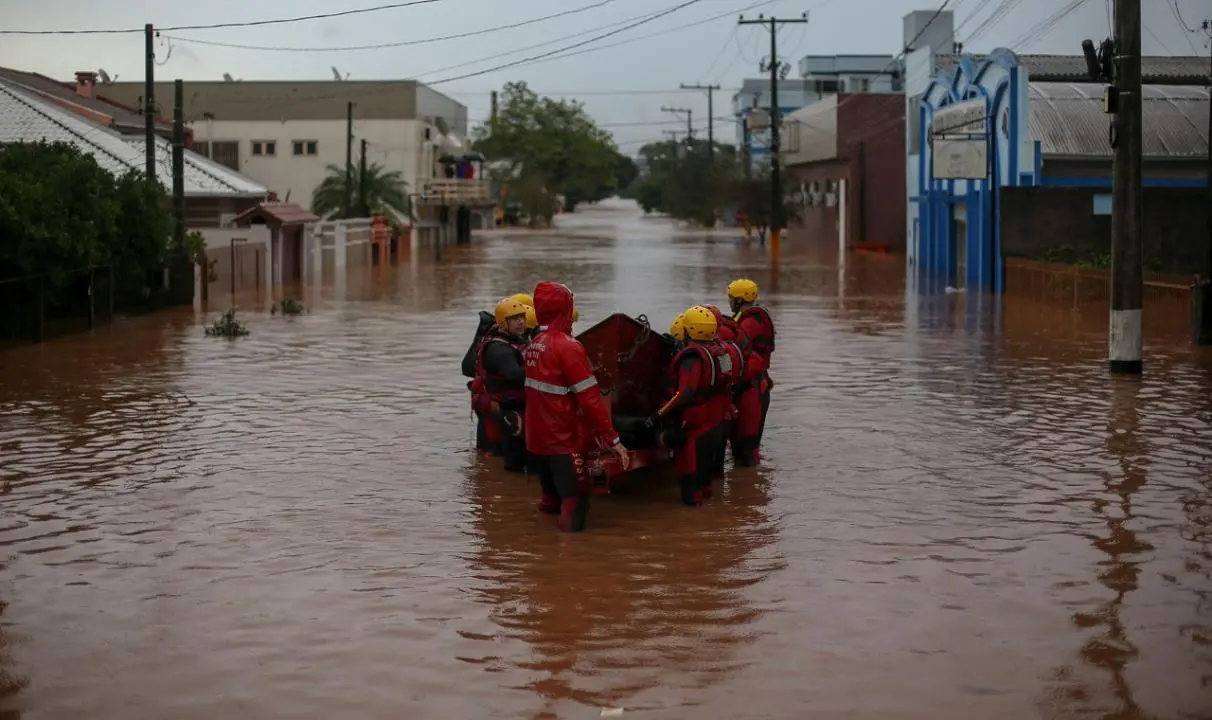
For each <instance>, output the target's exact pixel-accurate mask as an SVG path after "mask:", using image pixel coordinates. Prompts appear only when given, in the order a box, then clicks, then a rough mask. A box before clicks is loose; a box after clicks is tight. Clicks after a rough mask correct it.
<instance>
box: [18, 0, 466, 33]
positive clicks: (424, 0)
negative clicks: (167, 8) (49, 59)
mask: <svg viewBox="0 0 1212 720" xmlns="http://www.w3.org/2000/svg"><path fill="white" fill-rule="evenodd" d="M436 2H442V0H409V1H408V2H398V3H390V4H387V5H376V6H374V7H368V8H357V9H354V10H340V11H337V12H330V13H318V14H316V15H300V16H296V17H289V18H279V19H276V20H248V21H245V22H226V23H213V24H210V25H175V26H173V27H164V28H155V30H156V31H158V32H179V31H181V30H220V29H224V28H246V27H263V26H265V25H285V24H289V23H298V22H307V21H309V20H325V19H328V18H336V17H346V16H348V15H362V14H364V13H374V12H382V11H384V10H397V9H399V8H406V7H412V6H414V5H430V4H432V3H436ZM141 32H145V29H144V28H126V29H123V30H115V29H108V30H97V29H90V30H0V35H129V34H131V33H141Z"/></svg>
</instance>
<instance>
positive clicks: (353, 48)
mask: <svg viewBox="0 0 1212 720" xmlns="http://www.w3.org/2000/svg"><path fill="white" fill-rule="evenodd" d="M618 1H619V0H599V1H598V2H595V3H592V4H589V5H584V6H582V7H579V8H574V9H572V10H562V11H560V12H558V13H552V14H550V15H544V16H542V17H536V18H530V19H529V20H522V21H519V22H515V23H510V24H509V25H496V26H494V27H490V28H483V29H481V30H472V31H470V32H462V33H456V34H454V35H441V36H438V37H430V38H421V39H419V40H401V41H398V42H388V43H376V44H373V45H347V46H344V47H319V48H318V47H281V46H271V45H244V44H241V43H228V42H217V41H214V40H195V39H193V38H182V37H171V39H173V40H176V41H177V42H183V43H190V44H193V45H206V46H209V47H221V48H232V49H235V50H258V51H261V52H287V53H298V52H305V53H317V52H357V51H363V50H384V49H387V48H401V47H412V46H414V45H427V44H430V43H436V42H445V41H447V40H460V39H462V38H469V37H476V36H478V35H488V34H490V33H495V32H501V31H503V30H514V29H516V28H520V27H526V26H527V25H534V24H536V23H541V22H546V21H547V20H554V19H556V18H561V17H566V16H568V15H577V14H579V13H583V12H587V11H589V10H595V9H597V8H600V7H603V6H606V5H610V4H611V3H615V2H618Z"/></svg>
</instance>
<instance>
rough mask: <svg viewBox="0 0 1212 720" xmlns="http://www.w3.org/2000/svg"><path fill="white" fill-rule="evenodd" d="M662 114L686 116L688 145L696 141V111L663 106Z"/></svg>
mask: <svg viewBox="0 0 1212 720" xmlns="http://www.w3.org/2000/svg"><path fill="white" fill-rule="evenodd" d="M661 112H667V113H673V114H674V115H678V116H681V115H685V116H686V143H687V144H689V143H690V141H691V140H693V139H694V122H693V119H694V111H693V110H689V109H687V108H672V107H664V106H661Z"/></svg>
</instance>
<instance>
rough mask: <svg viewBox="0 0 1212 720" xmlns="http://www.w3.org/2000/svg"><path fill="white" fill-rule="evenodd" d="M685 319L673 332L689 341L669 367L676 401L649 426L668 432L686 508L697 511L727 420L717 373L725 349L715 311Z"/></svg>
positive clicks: (707, 492)
mask: <svg viewBox="0 0 1212 720" xmlns="http://www.w3.org/2000/svg"><path fill="white" fill-rule="evenodd" d="M680 318H681V322H680V326H679V323H678V321H676V320H675V321H674V326H673V327H672V328H670V334H671V335H673V336H674V337H675V338H677V337H678V336H679V334H684V337H685V344H684V345H683V347H682V348H681V349H680V350H679V351H678V352H677V354H676V355H674V357H673V360H672V361H670V364H669V377H670V381H671V385H672V386H673V388H674V390H673V396H672V397H671V398H670V399H669V401H668V402H666V403H665V404H664V405H662V406H661V409H660V410H658V411H657V414H656V416H655V417H654V418H652V419H650V420H649V424H650V425H653V426H657V427H661V428H663V429H664V438H665V443H666V445H667V446H668V447H670V448H672V449H673V451H674V455H673V459H674V463H675V465H676V466H677V471H678V488H679V490H680V491H681V495H682V504H683V505H688V506H695V505H702V504H703V500H705V499H706V498H708V497H710V496H711V481H712V479H713V475H714V473H715V455H716V452H717V449H718V446H719V441H720V432H721V427H720V423H721V421H722V420H723V410H722V408H721V406H720V403H719V401H718V395H719V384H718V383H717V376H718V373H717V372H716V371H717V368H718V366H719V363H720V360H719V358H720V357H722V356H723V349H722V348H721V347H720V345H719V344H718V343H716V342H714V341H715V336H716V327H717V324H716V321H715V316H714V315H712V314H711V311H709V310H707V309H706V308H703V307H698V306H695V307H692V308H690V309H689V310H687V311H686V312H684V313H682V315H681V316H680Z"/></svg>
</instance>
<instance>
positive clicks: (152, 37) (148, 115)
mask: <svg viewBox="0 0 1212 720" xmlns="http://www.w3.org/2000/svg"><path fill="white" fill-rule="evenodd" d="M143 49H144V58H143V62H144V70H143V73H144V75H143V133H144V137H143V142H144V144H145V145H146V148H145V150H144V162H145V168H144V170H145V172H146V173H147V179H148V180H153V181H154V180H155V179H156V30H155V28H153V27H152V25H151V23H148V24H146V25H144V26H143Z"/></svg>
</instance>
